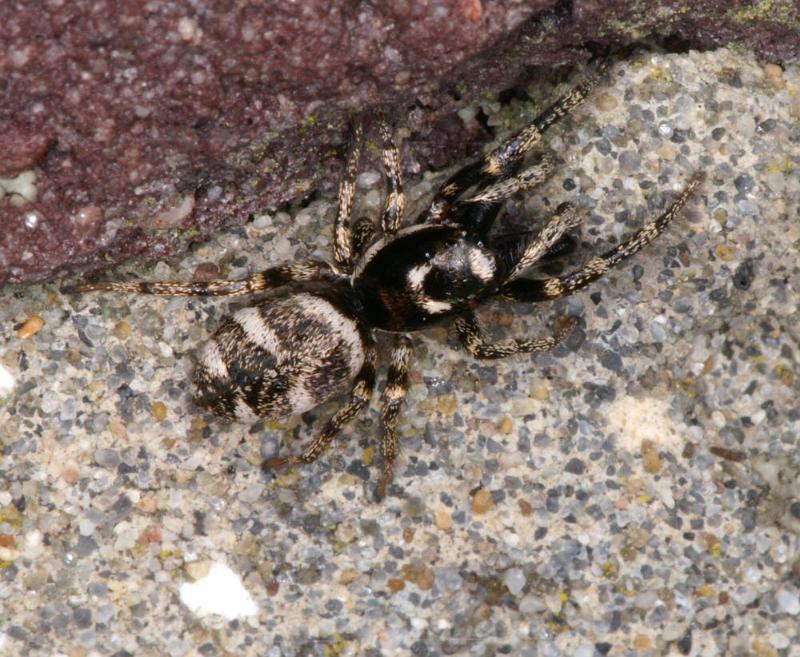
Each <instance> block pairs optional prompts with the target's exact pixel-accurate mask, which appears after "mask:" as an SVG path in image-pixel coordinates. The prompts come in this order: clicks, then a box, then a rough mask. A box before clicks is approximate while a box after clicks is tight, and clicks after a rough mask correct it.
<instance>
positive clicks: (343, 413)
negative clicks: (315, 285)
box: [261, 344, 377, 470]
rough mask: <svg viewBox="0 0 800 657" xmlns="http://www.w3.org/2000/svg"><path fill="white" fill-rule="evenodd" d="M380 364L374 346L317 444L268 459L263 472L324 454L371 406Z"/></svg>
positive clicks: (309, 460) (306, 461)
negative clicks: (344, 430) (343, 402)
mask: <svg viewBox="0 0 800 657" xmlns="http://www.w3.org/2000/svg"><path fill="white" fill-rule="evenodd" d="M376 361H377V351H376V349H375V345H374V344H371V345H369V347H368V350H367V354H366V359H365V361H364V364H363V365H362V366H361V370H360V371H359V373H358V375H357V376H356V379H355V381H354V382H353V387H352V388H351V390H350V398H349V399H348V400H347V402H346V403H345V405H344V406H342V407H341V408H340V409H339V410H338V411H337V412H336V413H335V414H334V416H333V417H332V418H331V419H330V420H328V422H327V423H326V424H325V426H324V427H323V428H322V431H320V432H319V434H317V437H316V438H315V439H314V441H313V442H312V443H311V444H310V445H309V446H308V447H306V449H305V450H303V453H302V454H300V455H298V456H283V457H281V456H279V457H275V458H271V459H267V460H265V461H264V462H263V463H262V464H261V467H262V469H263V470H273V469H275V468H280V467H283V466H287V465H299V464H301V463H312V462H313V461H315V460H317V459H318V458H319V457H320V456H321V455H322V453H323V452H324V451H325V450H326V449H327V448H328V447H329V446H330V444H331V442H333V439H334V438H335V437H336V434H337V433H339V430H340V429H341V428H342V427H343V426H344V425H345V424H347V423H348V422H349V421H350V420H352V419H353V418H354V417H355V416H356V415H357V414H358V413H360V412H361V411H362V410H363V408H364V407H365V406H366V405H367V404H368V403H369V400H370V398H371V397H372V391H373V389H374V388H375V364H376Z"/></svg>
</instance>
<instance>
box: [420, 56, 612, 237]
mask: <svg viewBox="0 0 800 657" xmlns="http://www.w3.org/2000/svg"><path fill="white" fill-rule="evenodd" d="M609 65H610V62H609V61H605V62H603V63H601V64H600V65H599V66H598V67H597V69H596V70H595V72H594V74H593V75H591V76H590V77H589V78H587V79H586V80H585V81H584V82H582V83H581V84H579V85H577V86H576V87H575V88H574V89H572V91H570V92H568V93H566V94H564V95H563V96H561V97H560V98H559V99H558V100H556V101H555V102H554V103H553V104H552V105H550V106H549V107H548V108H547V109H545V110H544V111H543V112H542V113H541V114H539V116H537V117H536V118H535V119H534V120H533V123H531V124H530V125H529V126H527V127H525V128H523V129H522V130H520V131H519V132H517V133H516V134H515V135H513V136H512V137H511V138H509V139H507V140H506V141H505V142H503V143H502V144H500V145H499V146H497V147H496V148H494V149H493V150H491V151H489V152H488V153H486V154H485V155H484V156H483V157H482V158H481V159H479V160H476V161H475V162H471V163H470V164H467V165H466V166H464V167H462V168H461V169H459V170H458V171H456V172H455V173H454V174H453V175H452V176H450V177H449V178H448V179H447V180H446V181H445V182H444V183H443V184H442V186H441V187H440V188H439V191H438V192H437V193H436V195H435V196H434V197H433V201H431V204H430V206H428V209H427V210H425V212H423V213H422V214H421V215H420V216H419V218H418V219H417V223H426V222H437V221H442V220H443V218H444V217H445V216H446V215H447V214H448V210H449V208H450V206H451V204H452V203H453V201H455V200H456V199H457V198H458V197H459V196H461V194H463V193H464V192H465V191H466V190H467V189H469V188H470V187H472V186H473V185H476V184H478V183H486V182H492V181H495V180H500V179H502V178H505V177H507V176H509V175H512V174H513V172H514V168H515V167H516V166H517V165H518V164H519V162H520V161H522V158H524V157H525V155H526V154H527V153H528V152H529V151H530V150H531V149H532V148H533V147H534V146H535V145H536V144H537V143H539V141H540V140H541V138H542V134H543V133H544V131H545V130H547V128H549V127H550V126H551V125H553V124H554V123H555V122H556V121H558V120H559V119H560V118H561V117H563V116H565V115H566V114H568V113H569V112H570V111H571V110H572V109H573V108H574V107H576V106H577V105H578V104H580V103H581V102H582V101H583V100H584V99H585V98H586V96H587V95H588V94H589V92H590V91H591V89H592V88H593V87H594V86H595V85H596V84H597V82H598V80H599V79H600V76H601V75H602V74H603V73H604V72H605V70H606V69H607V68H608V67H609Z"/></svg>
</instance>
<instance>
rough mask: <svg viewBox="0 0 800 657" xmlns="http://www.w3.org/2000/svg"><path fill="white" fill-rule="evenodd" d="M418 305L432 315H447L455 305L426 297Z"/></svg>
mask: <svg viewBox="0 0 800 657" xmlns="http://www.w3.org/2000/svg"><path fill="white" fill-rule="evenodd" d="M418 303H419V305H420V306H422V307H423V308H424V309H425V310H426V311H428V312H429V313H430V314H431V315H438V314H440V313H446V312H449V311H450V310H451V309H452V308H453V304H452V303H450V302H449V301H439V300H438V299H429V298H426V297H423V298H421V299H420V300H419V301H418Z"/></svg>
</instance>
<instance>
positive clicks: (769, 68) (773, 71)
mask: <svg viewBox="0 0 800 657" xmlns="http://www.w3.org/2000/svg"><path fill="white" fill-rule="evenodd" d="M764 75H766V76H767V79H768V80H769V81H770V82H773V83H778V82H782V81H783V69H782V68H781V67H780V66H779V65H778V64H764Z"/></svg>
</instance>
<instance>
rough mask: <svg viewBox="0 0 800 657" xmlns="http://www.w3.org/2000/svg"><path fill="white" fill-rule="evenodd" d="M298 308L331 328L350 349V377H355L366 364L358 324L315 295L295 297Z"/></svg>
mask: <svg viewBox="0 0 800 657" xmlns="http://www.w3.org/2000/svg"><path fill="white" fill-rule="evenodd" d="M294 301H295V303H296V304H297V307H298V308H299V309H300V310H301V312H303V313H304V314H306V315H309V316H311V317H313V318H314V319H316V320H317V321H319V322H320V323H322V324H324V325H326V326H327V327H329V328H330V330H331V333H333V334H335V335H338V336H339V338H340V339H341V341H342V342H343V343H344V344H345V345H347V347H348V348H349V350H350V351H349V354H348V355H349V365H350V375H351V376H355V375H356V374H357V373H358V370H360V369H361V366H362V365H363V364H364V343H363V342H362V341H361V333H360V332H359V330H358V324H356V323H355V322H354V321H353V320H352V319H350V318H349V317H347V316H346V315H343V314H342V313H341V312H340V311H339V310H337V309H336V308H335V307H334V306H333V305H332V304H331V303H329V302H328V301H326V300H325V299H323V298H321V297H318V296H315V295H313V294H298V295H297V296H296V297H294Z"/></svg>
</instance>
